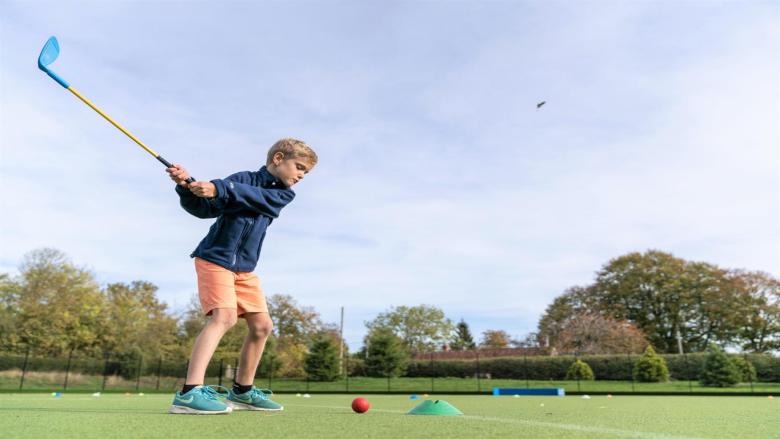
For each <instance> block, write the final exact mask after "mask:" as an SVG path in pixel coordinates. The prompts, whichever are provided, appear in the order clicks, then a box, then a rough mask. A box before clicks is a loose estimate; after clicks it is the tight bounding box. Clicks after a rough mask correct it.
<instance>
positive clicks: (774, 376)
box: [0, 353, 780, 382]
mask: <svg viewBox="0 0 780 439" xmlns="http://www.w3.org/2000/svg"><path fill="white" fill-rule="evenodd" d="M662 356H663V357H664V359H665V360H666V365H667V366H668V368H669V374H670V375H671V378H672V379H673V380H698V379H699V375H700V373H701V370H702V368H703V367H704V359H705V357H706V354H689V355H685V356H683V355H662ZM740 356H744V355H740ZM746 357H747V359H748V361H750V363H752V364H753V366H754V367H755V368H756V375H757V381H762V382H780V358H778V357H773V356H771V355H764V354H748V355H747V356H746ZM639 358H640V356H639V355H632V356H631V357H629V356H627V355H591V356H582V357H580V359H582V360H583V361H585V362H586V363H588V365H589V366H590V367H591V369H592V370H593V373H594V374H595V375H596V377H598V379H599V380H619V381H630V380H631V379H632V371H633V367H634V363H636V361H637V360H639ZM233 361H234V358H230V359H228V358H225V363H224V365H225V366H226V365H227V364H231V365H232V364H233ZM573 361H574V357H573V356H557V357H527V358H526V359H524V358H522V357H511V358H487V359H480V361H479V366H477V362H476V361H475V360H438V361H434V362H431V361H430V360H412V361H410V362H409V364H408V366H407V368H406V373H405V374H404V376H406V377H426V378H430V377H460V378H466V377H474V376H475V375H476V374H477V372H479V373H480V374H483V376H484V374H490V376H491V377H492V378H502V379H526V378H527V379H530V380H563V379H564V378H565V377H566V370H567V369H568V368H569V366H570V365H571V363H572V362H573ZM67 363H68V358H67V357H64V358H62V357H56V358H49V357H37V356H35V357H34V356H32V355H31V356H30V358H29V361H28V364H27V370H30V371H41V372H44V371H48V372H51V371H62V372H64V371H65V368H66V366H67ZM23 364H24V355H19V354H5V353H0V370H9V369H21V368H22V366H23ZM104 366H105V362H104V359H102V358H81V357H75V356H74V358H73V361H72V362H71V368H70V370H71V372H73V373H83V374H87V375H100V374H103V368H104ZM157 366H158V359H154V358H150V359H146V358H144V361H143V363H142V370H141V375H145V376H150V375H156V374H157ZM275 366H276V365H275ZM137 367H138V360H135V361H132V360H128V361H123V362H117V361H113V360H112V359H110V358H109V365H108V372H109V374H110V375H113V374H117V375H122V376H125V377H128V378H134V377H135V376H136V374H137ZM185 367H186V361H163V362H162V365H161V368H160V375H162V376H184V373H185ZM260 369H261V370H260V371H258V372H259V373H258V376H264V375H267V372H268V370H267V369H270V367H268V366H267V365H261V367H260ZM218 373H219V359H216V360H213V361H212V362H211V363H210V364H209V367H208V370H207V375H208V376H217V375H218ZM349 374H350V376H363V375H365V370H364V364H363V361H362V360H361V359H357V358H350V359H349Z"/></svg>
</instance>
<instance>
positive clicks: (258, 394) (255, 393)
mask: <svg viewBox="0 0 780 439" xmlns="http://www.w3.org/2000/svg"><path fill="white" fill-rule="evenodd" d="M251 392H252V393H251V394H250V396H251V397H252V398H253V399H254V398H260V399H270V398H271V396H273V394H274V392H272V391H271V390H270V389H258V388H257V387H252V390H251Z"/></svg>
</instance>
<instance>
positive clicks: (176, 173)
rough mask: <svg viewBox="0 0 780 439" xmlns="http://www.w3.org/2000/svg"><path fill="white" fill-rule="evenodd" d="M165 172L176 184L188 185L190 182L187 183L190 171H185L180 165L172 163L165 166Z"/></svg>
mask: <svg viewBox="0 0 780 439" xmlns="http://www.w3.org/2000/svg"><path fill="white" fill-rule="evenodd" d="M165 172H167V173H168V175H169V176H170V177H171V180H173V181H174V182H176V184H178V185H181V186H184V187H189V186H190V184H189V183H187V179H188V178H190V173H189V172H187V170H186V169H184V168H182V167H181V165H173V167H172V168H166V169H165Z"/></svg>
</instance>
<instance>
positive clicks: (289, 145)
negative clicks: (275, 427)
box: [166, 139, 317, 414]
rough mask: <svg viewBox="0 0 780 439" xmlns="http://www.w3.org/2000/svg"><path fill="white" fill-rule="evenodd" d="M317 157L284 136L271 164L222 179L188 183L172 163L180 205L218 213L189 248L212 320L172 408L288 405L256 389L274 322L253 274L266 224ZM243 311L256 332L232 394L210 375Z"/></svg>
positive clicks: (198, 410)
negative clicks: (223, 394) (223, 393)
mask: <svg viewBox="0 0 780 439" xmlns="http://www.w3.org/2000/svg"><path fill="white" fill-rule="evenodd" d="M316 164H317V154H316V153H315V152H314V151H313V150H312V149H311V148H310V147H309V146H308V145H306V143H304V142H302V141H300V140H297V139H282V140H279V141H278V142H276V143H275V144H274V145H273V146H272V147H271V149H270V150H269V151H268V156H267V159H266V166H263V167H262V168H260V170H259V171H257V172H249V171H244V172H239V173H236V174H233V175H231V176H229V177H227V178H225V179H222V180H219V179H218V180H211V181H196V182H193V183H187V182H186V180H187V179H188V178H189V174H188V173H187V171H186V170H185V169H184V168H182V167H181V166H179V165H174V166H173V167H172V168H167V170H166V171H167V172H168V173H169V174H170V177H171V179H172V180H173V181H175V182H176V192H177V193H178V194H179V198H180V203H181V206H182V207H183V208H184V210H186V211H187V212H189V213H191V214H192V215H195V216H196V217H198V218H217V221H216V222H215V223H214V224H212V226H211V228H210V229H209V233H208V234H207V235H206V237H205V238H203V240H201V241H200V244H198V247H197V248H196V249H195V251H194V252H193V253H192V254H191V255H190V257H194V258H195V271H196V272H197V275H198V296H199V297H200V303H201V306H202V307H203V312H204V313H205V314H206V315H210V316H211V319H210V320H209V321H208V323H207V324H206V326H205V327H204V328H203V330H202V331H201V333H200V335H198V338H197V339H196V340H195V345H194V346H193V348H192V357H191V358H190V363H189V369H187V379H186V381H185V383H184V388H182V390H181V391H180V392H176V396H175V397H174V398H173V404H172V405H171V408H170V410H169V412H170V413H181V414H219V413H230V412H231V411H232V410H233V409H236V410H282V409H283V407H282V406H281V405H279V404H277V403H275V402H274V401H271V400H270V399H269V395H268V394H267V393H265V392H263V391H262V390H260V389H257V388H255V387H254V386H253V385H252V383H253V382H254V379H255V372H256V370H257V365H258V364H259V363H260V357H261V356H262V354H263V349H264V348H265V342H266V340H267V339H268V336H269V335H270V334H271V330H272V329H273V323H272V322H271V318H270V317H269V315H268V306H267V305H266V302H265V297H264V296H263V291H262V290H261V288H260V281H259V279H258V278H257V276H255V275H254V274H252V271H253V270H254V269H255V266H256V265H257V260H258V258H259V256H260V249H261V247H262V244H263V239H264V238H265V233H266V228H267V227H268V226H269V225H270V224H271V222H272V221H273V220H274V218H277V217H278V216H279V212H280V211H281V209H282V208H283V207H284V206H286V205H287V204H288V203H290V202H291V201H292V200H293V198H294V197H295V192H293V190H292V189H291V187H292V186H293V185H295V184H296V183H298V182H299V181H300V180H301V179H303V177H304V175H306V174H307V173H308V172H309V171H311V170H312V168H314V166H315V165H316ZM238 317H243V318H244V320H246V323H247V325H248V327H249V334H248V335H247V337H246V339H245V340H244V345H243V347H242V348H241V357H240V360H239V366H238V372H237V375H236V378H235V384H234V385H233V388H232V389H230V390H229V391H228V396H227V398H225V399H224V400H223V398H220V397H218V395H217V392H216V391H215V390H213V389H212V388H211V387H208V386H204V385H203V384H204V383H203V380H204V377H205V373H206V366H208V363H209V360H210V359H211V356H212V355H213V354H214V350H215V349H216V348H217V345H218V344H219V340H220V339H221V338H222V336H223V335H224V334H225V332H226V331H227V330H228V329H230V328H231V327H232V326H233V325H235V324H236V322H237V319H238Z"/></svg>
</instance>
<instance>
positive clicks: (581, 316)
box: [551, 313, 647, 355]
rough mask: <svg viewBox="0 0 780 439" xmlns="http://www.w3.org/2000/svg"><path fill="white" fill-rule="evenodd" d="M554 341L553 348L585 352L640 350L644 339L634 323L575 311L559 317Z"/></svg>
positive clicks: (563, 350) (595, 353) (594, 353)
mask: <svg viewBox="0 0 780 439" xmlns="http://www.w3.org/2000/svg"><path fill="white" fill-rule="evenodd" d="M554 340H555V341H554V343H553V344H552V345H551V347H553V348H554V349H555V350H556V351H557V352H559V353H562V352H571V353H574V352H576V353H579V354H588V355H598V354H615V353H629V352H637V353H638V352H641V351H642V348H643V347H645V346H647V339H646V338H645V336H644V334H642V331H640V330H639V329H638V328H637V327H636V325H634V324H633V323H631V322H629V321H626V320H615V319H613V318H611V317H604V316H601V315H598V314H590V313H577V314H574V315H572V316H571V317H570V318H568V319H566V320H564V321H562V322H561V323H560V325H559V326H558V329H557V334H556V337H555V338H554Z"/></svg>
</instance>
